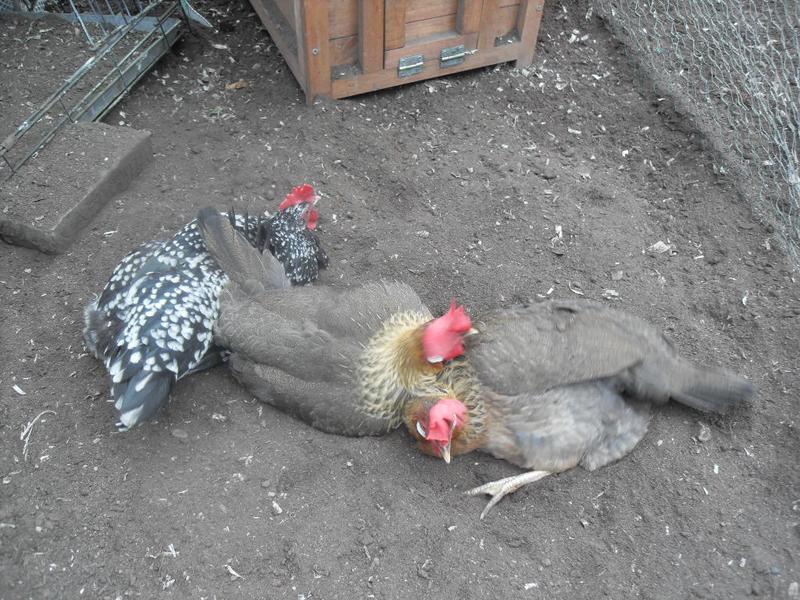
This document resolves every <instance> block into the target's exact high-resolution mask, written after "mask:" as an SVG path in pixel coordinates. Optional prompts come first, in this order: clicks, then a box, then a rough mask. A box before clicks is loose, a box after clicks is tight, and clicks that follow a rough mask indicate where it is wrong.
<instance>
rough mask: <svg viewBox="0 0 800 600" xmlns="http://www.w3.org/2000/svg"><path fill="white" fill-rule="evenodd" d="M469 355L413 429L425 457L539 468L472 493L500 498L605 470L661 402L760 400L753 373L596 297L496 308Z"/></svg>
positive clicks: (712, 407)
mask: <svg viewBox="0 0 800 600" xmlns="http://www.w3.org/2000/svg"><path fill="white" fill-rule="evenodd" d="M477 329H478V331H479V332H480V333H479V334H478V335H476V336H473V337H471V338H470V339H469V341H468V342H467V349H466V353H465V355H464V357H462V358H461V359H458V360H456V361H454V362H453V363H452V364H451V365H450V366H449V367H448V368H447V369H445V370H444V372H443V373H442V375H441V378H442V381H443V384H444V385H446V387H447V388H448V392H447V393H445V394H443V395H440V396H432V397H427V398H417V399H414V400H412V401H411V402H409V403H408V404H407V406H406V410H405V421H406V426H407V427H408V429H409V431H411V433H412V435H414V436H415V437H416V438H417V440H418V441H419V444H420V448H421V450H422V451H423V452H425V453H428V454H432V455H434V456H439V457H442V458H444V459H445V460H446V461H447V462H449V461H450V457H451V456H454V455H458V454H464V453H466V452H470V451H472V450H483V451H485V452H488V453H490V454H492V455H493V456H495V457H497V458H503V459H505V460H508V461H509V462H511V463H513V464H515V465H518V466H520V467H523V468H526V469H535V471H532V472H529V473H524V474H522V475H518V476H515V477H509V478H507V479H503V480H500V481H496V482H491V483H488V484H486V485H484V486H480V487H478V488H476V489H474V490H471V492H470V493H472V494H479V493H487V494H489V495H491V496H493V498H492V499H491V500H490V502H489V504H488V505H487V507H486V509H485V510H484V511H483V514H482V515H481V518H483V517H484V516H485V514H486V513H487V512H488V511H489V509H491V508H492V506H494V504H496V503H497V502H498V501H499V500H500V499H501V498H502V497H503V496H505V495H506V494H508V493H511V492H513V491H515V490H516V489H518V488H519V487H521V486H523V485H525V484H527V483H530V482H532V481H536V480H538V479H541V478H542V477H544V476H546V475H548V474H550V473H554V472H561V471H565V470H567V469H571V468H573V467H576V466H578V465H580V466H582V467H584V468H586V469H589V470H593V469H597V468H598V467H602V466H604V465H606V464H608V463H610V462H612V461H615V460H617V459H619V458H621V457H623V456H625V455H626V454H627V453H628V452H630V451H631V450H632V449H633V448H634V446H636V444H637V443H638V442H639V440H641V439H642V437H643V436H644V434H645V432H646V430H647V424H648V421H649V418H650V406H651V404H664V403H666V402H668V401H669V400H675V401H677V402H680V403H681V404H685V405H687V406H690V407H692V408H695V409H698V410H702V411H708V412H724V411H726V410H728V409H729V408H731V407H732V406H734V405H735V404H736V403H738V402H740V401H742V400H744V399H746V398H749V397H750V396H752V395H753V393H754V391H755V388H754V386H753V384H752V383H750V382H749V381H747V380H746V379H744V378H742V377H740V376H738V375H735V374H733V373H730V372H728V371H722V370H712V369H705V368H701V367H697V366H695V365H693V364H692V363H690V362H689V361H688V360H686V359H685V358H683V357H681V356H680V355H679V354H678V351H677V349H676V348H675V346H674V345H673V344H672V343H671V342H670V341H669V340H668V339H667V338H666V337H665V336H664V335H663V334H662V333H661V332H660V331H658V330H657V329H656V328H655V327H653V326H652V325H650V324H648V323H646V322H645V321H643V320H642V319H639V318H638V317H635V316H633V315H630V314H626V313H623V312H620V311H617V310H613V309H611V308H608V307H607V306H605V305H603V304H600V303H597V302H591V301H579V300H573V301H570V300H554V301H549V302H543V303H540V304H532V305H530V306H525V307H520V308H513V309H508V310H495V311H493V312H490V313H489V314H487V315H486V316H485V317H484V318H483V319H482V320H481V321H480V322H479V323H478V324H477Z"/></svg>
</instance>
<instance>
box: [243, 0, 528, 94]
mask: <svg viewBox="0 0 800 600" xmlns="http://www.w3.org/2000/svg"><path fill="white" fill-rule="evenodd" d="M250 2H251V4H252V5H253V8H254V9H255V11H256V13H257V14H258V16H259V18H260V19H261V21H262V23H264V26H265V27H266V28H267V31H269V34H270V36H271V37H272V39H273V41H274V42H275V45H276V46H277V47H278V49H279V50H280V51H281V54H282V55H283V57H284V59H285V60H286V63H287V65H288V66H289V68H290V69H291V71H292V73H293V74H294V76H295V78H296V79H297V81H298V82H299V83H300V86H301V87H302V88H303V91H304V92H305V95H306V99H307V101H308V102H309V103H311V102H313V100H314V99H315V98H317V97H319V96H327V97H333V98H344V97H346V96H353V95H356V94H364V93H367V92H372V91H375V90H379V89H383V88H387V87H393V86H396V85H402V84H404V83H411V82H414V81H420V80H423V79H430V78H432V77H440V76H442V75H447V74H449V73H457V72H459V71H465V70H467V69H475V68H477V67H483V66H486V65H492V64H496V63H501V62H507V61H515V63H516V65H517V66H518V67H524V66H527V65H530V64H531V62H532V61H533V57H534V53H535V50H536V39H537V36H538V32H539V24H540V23H541V19H542V12H543V9H544V0H250ZM462 45H463V47H464V50H465V51H466V52H465V55H464V56H463V57H462V58H463V60H461V62H460V63H459V62H458V60H456V61H451V62H448V63H444V62H443V61H444V58H443V54H442V52H443V51H452V50H453V49H454V48H455V49H456V53H458V50H457V49H458V48H460V47H461V46H462ZM420 56H421V57H422V58H421V59H419V58H418V57H420ZM415 57H416V59H415V60H411V59H412V58H415ZM403 59H408V61H410V62H411V63H415V64H414V66H415V67H416V68H419V65H418V64H416V63H422V66H421V70H420V71H419V72H415V71H414V69H412V68H409V67H408V66H407V64H408V62H404V63H402V65H401V61H402V60H403ZM459 60H460V59H459ZM401 73H402V76H401Z"/></svg>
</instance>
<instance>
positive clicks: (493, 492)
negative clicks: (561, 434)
mask: <svg viewBox="0 0 800 600" xmlns="http://www.w3.org/2000/svg"><path fill="white" fill-rule="evenodd" d="M548 475H550V471H528V472H527V473H521V474H519V475H512V476H511V477H506V478H504V479H498V480H497V481H490V482H489V483H484V484H483V485H479V486H478V487H476V488H473V489H471V490H468V491H467V492H464V493H465V494H467V495H468V496H477V495H478V494H488V495H489V496H492V499H491V500H489V502H488V503H487V504H486V508H484V509H483V512H482V513H481V520H483V518H484V517H485V516H486V515H488V514H489V511H490V510H492V508H493V507H494V505H495V504H497V503H498V502H500V500H502V499H503V498H505V497H506V496H507V495H508V494H513V493H514V492H516V491H517V490H518V489H519V488H521V487H522V486H523V485H527V484H529V483H533V482H534V481H539V480H540V479H542V478H544V477H547V476H548Z"/></svg>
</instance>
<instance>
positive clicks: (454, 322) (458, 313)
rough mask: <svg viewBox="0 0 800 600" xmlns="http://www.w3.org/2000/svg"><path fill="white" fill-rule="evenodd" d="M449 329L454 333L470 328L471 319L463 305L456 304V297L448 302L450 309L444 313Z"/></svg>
mask: <svg viewBox="0 0 800 600" xmlns="http://www.w3.org/2000/svg"><path fill="white" fill-rule="evenodd" d="M445 317H446V318H447V321H448V325H449V329H450V331H453V332H455V333H467V332H468V331H469V330H470V329H472V319H470V318H469V315H468V314H467V311H466V310H464V306H463V305H462V306H457V305H456V299H455V298H453V300H452V302H451V303H450V310H449V311H448V312H447V314H446V315H445Z"/></svg>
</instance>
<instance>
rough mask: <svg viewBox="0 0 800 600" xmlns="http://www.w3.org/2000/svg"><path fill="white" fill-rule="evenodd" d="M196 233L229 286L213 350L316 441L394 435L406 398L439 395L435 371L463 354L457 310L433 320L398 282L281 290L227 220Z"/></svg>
mask: <svg viewBox="0 0 800 600" xmlns="http://www.w3.org/2000/svg"><path fill="white" fill-rule="evenodd" d="M199 227H200V231H201V233H202V235H203V237H204V239H205V243H206V245H207V247H208V249H209V252H210V253H211V255H212V256H213V257H214V259H215V260H216V261H217V262H218V263H219V264H220V266H221V267H222V268H223V269H224V270H225V272H226V274H228V276H229V277H230V280H231V282H230V284H229V286H228V288H227V290H226V292H223V294H222V298H221V302H220V313H219V318H218V320H217V323H216V324H215V326H214V337H215V341H216V343H217V344H219V345H220V346H222V347H224V348H227V349H229V350H230V351H231V353H232V354H231V356H230V359H229V365H230V368H231V370H232V371H233V374H234V376H235V377H236V378H237V379H238V380H239V381H240V382H241V383H242V384H243V385H244V386H245V387H246V388H247V389H248V390H249V391H250V393H251V394H253V395H254V396H255V397H257V398H258V399H259V400H261V401H263V402H265V403H268V404H270V405H272V406H275V407H276V408H279V409H281V410H283V411H285V412H288V413H290V414H292V415H294V416H296V417H298V418H300V419H302V420H303V421H305V422H306V423H308V424H309V425H311V426H313V427H316V428H317V429H320V430H322V431H326V432H329V433H336V434H340V435H349V436H363V435H379V434H383V433H386V432H388V431H390V430H392V429H394V428H396V427H398V426H399V425H400V424H401V423H402V410H403V406H404V404H405V402H406V401H407V400H408V399H410V398H411V397H413V396H415V395H429V394H434V393H437V392H440V391H441V390H440V389H439V388H437V387H435V384H436V381H437V377H438V375H439V373H440V371H441V370H442V368H443V362H444V361H446V360H449V359H451V358H453V357H454V356H455V355H456V354H458V353H461V352H463V346H461V342H460V340H461V336H462V334H464V333H466V331H467V330H465V329H464V319H466V320H467V321H469V319H468V317H467V316H466V314H464V311H463V308H461V309H456V308H454V309H453V310H451V311H450V312H448V313H447V314H445V315H443V316H442V317H439V318H438V319H434V318H433V317H432V315H431V312H430V311H429V310H428V308H427V307H426V306H425V304H424V303H423V302H422V300H420V298H419V297H418V296H417V294H416V293H415V292H414V290H412V289H411V288H410V287H409V286H408V285H406V284H404V283H400V282H380V283H368V284H365V285H360V286H354V287H350V288H333V287H327V286H313V287H304V288H293V289H291V290H283V289H281V288H283V287H285V286H282V285H281V284H280V277H279V274H276V272H275V271H276V268H277V267H279V265H277V266H276V264H275V262H274V261H271V262H270V260H269V258H270V257H269V256H267V255H265V256H264V257H263V258H264V260H263V261H262V260H259V257H258V256H256V254H255V251H254V250H253V248H252V246H251V245H250V244H248V243H247V241H246V240H245V239H244V237H243V236H242V235H241V234H240V233H239V232H237V231H236V230H234V228H232V227H231V226H230V223H229V222H228V221H227V220H226V219H224V218H222V217H220V215H218V214H216V213H215V212H214V211H206V212H205V213H202V214H201V215H200V216H199ZM276 288H277V289H276Z"/></svg>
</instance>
